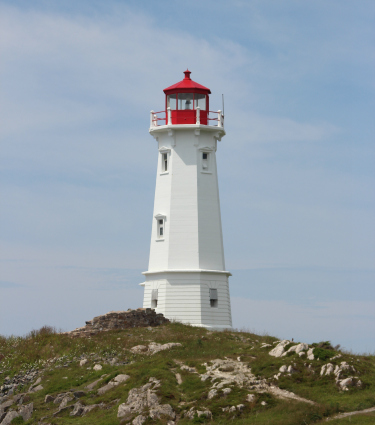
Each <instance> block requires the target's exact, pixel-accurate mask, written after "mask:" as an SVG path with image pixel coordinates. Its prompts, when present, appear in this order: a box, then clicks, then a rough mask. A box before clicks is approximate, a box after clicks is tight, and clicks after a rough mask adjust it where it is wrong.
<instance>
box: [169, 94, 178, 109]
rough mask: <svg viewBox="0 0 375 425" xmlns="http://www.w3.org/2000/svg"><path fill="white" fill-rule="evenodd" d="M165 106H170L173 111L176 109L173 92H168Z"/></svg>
mask: <svg viewBox="0 0 375 425" xmlns="http://www.w3.org/2000/svg"><path fill="white" fill-rule="evenodd" d="M167 108H171V109H172V110H173V111H175V110H176V109H177V101H176V95H175V94H170V95H169V96H167Z"/></svg>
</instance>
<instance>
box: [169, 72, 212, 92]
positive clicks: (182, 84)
mask: <svg viewBox="0 0 375 425" xmlns="http://www.w3.org/2000/svg"><path fill="white" fill-rule="evenodd" d="M184 74H185V78H184V79H183V80H181V81H179V82H178V83H176V84H173V85H172V86H169V87H167V88H166V89H164V90H163V91H164V93H165V94H168V93H169V92H171V91H181V92H183V91H184V90H187V91H189V92H192V91H195V90H197V91H199V92H205V93H207V94H211V90H210V89H209V88H207V87H205V86H202V85H201V84H199V83H197V82H195V81H193V80H192V79H191V78H190V74H191V71H189V70H188V69H187V70H186V71H184Z"/></svg>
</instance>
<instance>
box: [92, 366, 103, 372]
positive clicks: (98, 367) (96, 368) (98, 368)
mask: <svg viewBox="0 0 375 425" xmlns="http://www.w3.org/2000/svg"><path fill="white" fill-rule="evenodd" d="M93 369H94V370H96V371H98V370H102V369H103V366H102V365H100V364H96V365H95V366H94V367H93Z"/></svg>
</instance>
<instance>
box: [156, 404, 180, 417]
mask: <svg viewBox="0 0 375 425" xmlns="http://www.w3.org/2000/svg"><path fill="white" fill-rule="evenodd" d="M161 416H168V417H169V418H172V419H174V418H175V417H176V414H175V412H174V411H173V409H172V407H171V405H169V404H159V405H156V406H154V407H153V408H152V409H150V417H151V418H152V419H160V418H161Z"/></svg>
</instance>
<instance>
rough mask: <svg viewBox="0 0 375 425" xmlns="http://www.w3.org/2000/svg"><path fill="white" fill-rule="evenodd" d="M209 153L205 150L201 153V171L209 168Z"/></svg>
mask: <svg viewBox="0 0 375 425" xmlns="http://www.w3.org/2000/svg"><path fill="white" fill-rule="evenodd" d="M209 165H210V164H209V154H208V153H207V152H203V153H202V169H203V171H208V170H209Z"/></svg>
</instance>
